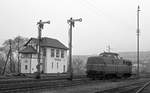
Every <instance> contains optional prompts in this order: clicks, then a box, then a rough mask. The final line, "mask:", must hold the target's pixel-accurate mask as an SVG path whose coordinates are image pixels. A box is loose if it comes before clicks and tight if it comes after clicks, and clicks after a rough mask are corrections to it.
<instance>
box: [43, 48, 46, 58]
mask: <svg viewBox="0 0 150 93" xmlns="http://www.w3.org/2000/svg"><path fill="white" fill-rule="evenodd" d="M43 56H46V48H43Z"/></svg>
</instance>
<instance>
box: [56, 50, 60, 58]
mask: <svg viewBox="0 0 150 93" xmlns="http://www.w3.org/2000/svg"><path fill="white" fill-rule="evenodd" d="M56 57H59V49H57V50H56Z"/></svg>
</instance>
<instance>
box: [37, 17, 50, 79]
mask: <svg viewBox="0 0 150 93" xmlns="http://www.w3.org/2000/svg"><path fill="white" fill-rule="evenodd" d="M44 24H50V21H47V22H42V20H40V21H39V22H37V25H38V65H37V72H38V73H37V76H36V78H37V79H40V78H41V75H40V74H41V72H40V71H41V70H40V65H41V62H40V57H41V45H40V41H41V33H42V32H41V31H42V29H43V28H44Z"/></svg>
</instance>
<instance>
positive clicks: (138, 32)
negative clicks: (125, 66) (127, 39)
mask: <svg viewBox="0 0 150 93" xmlns="http://www.w3.org/2000/svg"><path fill="white" fill-rule="evenodd" d="M139 11H140V6H139V5H138V8H137V76H138V77H139V34H140V29H139Z"/></svg>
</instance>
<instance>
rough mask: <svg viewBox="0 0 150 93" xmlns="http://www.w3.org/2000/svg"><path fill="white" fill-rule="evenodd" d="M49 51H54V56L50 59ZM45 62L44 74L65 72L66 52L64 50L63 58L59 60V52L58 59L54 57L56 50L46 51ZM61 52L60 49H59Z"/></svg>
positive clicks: (48, 49)
mask: <svg viewBox="0 0 150 93" xmlns="http://www.w3.org/2000/svg"><path fill="white" fill-rule="evenodd" d="M51 49H54V51H55V53H54V54H55V56H54V57H51ZM46 51H47V54H46V62H45V69H46V73H63V72H67V51H66V50H64V58H61V52H59V57H56V48H47V49H46ZM59 51H61V49H59Z"/></svg>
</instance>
